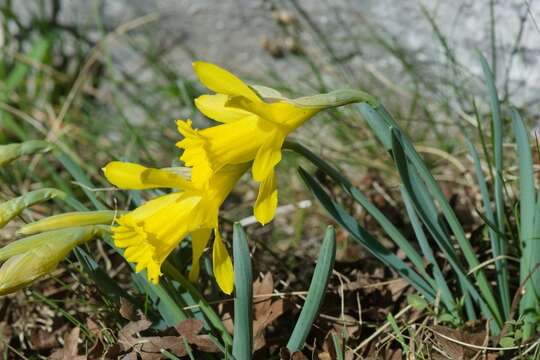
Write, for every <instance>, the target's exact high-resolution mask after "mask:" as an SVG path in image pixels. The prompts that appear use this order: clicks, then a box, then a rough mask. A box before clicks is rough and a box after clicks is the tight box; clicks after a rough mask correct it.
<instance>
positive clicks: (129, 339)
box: [118, 319, 152, 351]
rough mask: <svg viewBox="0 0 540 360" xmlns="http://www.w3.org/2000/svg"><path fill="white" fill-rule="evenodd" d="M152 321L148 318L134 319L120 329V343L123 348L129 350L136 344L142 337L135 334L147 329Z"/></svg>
mask: <svg viewBox="0 0 540 360" xmlns="http://www.w3.org/2000/svg"><path fill="white" fill-rule="evenodd" d="M151 325H152V323H151V322H150V321H148V320H146V319H141V320H138V321H132V322H130V323H128V324H127V325H126V326H124V327H123V328H122V330H120V332H119V333H118V343H119V344H120V346H121V347H122V350H124V351H125V350H129V349H131V348H132V347H133V346H135V345H136V344H137V343H138V342H139V340H140V338H136V337H134V335H135V334H137V333H139V332H141V331H144V330H147V329H148V328H149V327H150V326H151Z"/></svg>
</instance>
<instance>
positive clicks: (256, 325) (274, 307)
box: [253, 272, 284, 351]
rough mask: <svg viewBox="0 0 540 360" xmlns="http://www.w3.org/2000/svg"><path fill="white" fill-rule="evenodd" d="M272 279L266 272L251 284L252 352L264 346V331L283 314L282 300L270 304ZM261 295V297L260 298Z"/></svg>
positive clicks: (272, 289) (272, 286)
mask: <svg viewBox="0 0 540 360" xmlns="http://www.w3.org/2000/svg"><path fill="white" fill-rule="evenodd" d="M273 292H274V279H273V277H272V273H270V272H267V273H266V274H265V275H264V276H263V278H262V280H259V279H257V280H255V282H254V283H253V297H254V299H255V301H254V305H253V350H254V351H257V350H259V349H261V348H262V347H263V346H264V345H265V344H266V339H265V338H264V331H265V329H266V328H267V327H268V325H270V324H271V323H272V322H273V321H274V320H276V319H277V318H278V317H280V316H281V315H282V314H283V308H284V303H283V299H278V300H276V301H274V302H272V293H273ZM261 295H262V296H261Z"/></svg>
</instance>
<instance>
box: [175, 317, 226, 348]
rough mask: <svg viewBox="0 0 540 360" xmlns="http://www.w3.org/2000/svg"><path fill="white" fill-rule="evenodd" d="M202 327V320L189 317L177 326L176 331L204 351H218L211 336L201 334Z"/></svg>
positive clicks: (189, 342)
mask: <svg viewBox="0 0 540 360" xmlns="http://www.w3.org/2000/svg"><path fill="white" fill-rule="evenodd" d="M202 328H203V323H202V321H200V320H197V319H187V320H184V321H181V322H180V323H178V324H177V325H176V326H175V329H176V331H178V333H179V334H180V335H181V336H182V337H183V338H184V339H186V341H187V342H188V344H190V345H195V346H196V347H197V348H198V349H199V350H200V351H203V352H218V351H219V349H218V347H217V346H216V344H214V342H213V341H212V340H211V339H210V337H209V336H208V335H204V334H200V332H201V330H202Z"/></svg>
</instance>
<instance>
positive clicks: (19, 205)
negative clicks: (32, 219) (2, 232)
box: [0, 188, 66, 228]
mask: <svg viewBox="0 0 540 360" xmlns="http://www.w3.org/2000/svg"><path fill="white" fill-rule="evenodd" d="M65 195H66V194H65V193H64V192H62V191H60V190H57V189H52V188H43V189H39V190H35V191H30V192H28V193H26V194H24V195H21V196H19V197H16V198H14V199H11V200H8V201H6V202H4V203H2V204H0V228H3V227H4V226H6V224H7V223H8V222H9V221H10V220H11V219H13V218H14V217H15V216H17V215H19V214H20V213H21V212H22V211H23V210H24V209H26V208H27V207H30V206H32V205H35V204H37V203H40V202H44V201H47V200H50V199H52V198H55V197H59V198H63V197H64V196H65Z"/></svg>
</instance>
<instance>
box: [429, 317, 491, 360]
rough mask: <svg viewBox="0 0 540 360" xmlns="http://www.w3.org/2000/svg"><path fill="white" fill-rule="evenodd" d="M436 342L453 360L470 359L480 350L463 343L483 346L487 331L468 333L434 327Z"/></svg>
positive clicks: (444, 327)
mask: <svg viewBox="0 0 540 360" xmlns="http://www.w3.org/2000/svg"><path fill="white" fill-rule="evenodd" d="M432 330H433V334H434V335H435V341H436V342H437V344H438V345H439V347H440V348H441V349H442V350H443V351H444V352H445V353H446V354H447V355H448V356H450V357H451V358H452V359H456V360H460V359H469V358H471V357H474V356H475V354H476V353H477V352H478V350H474V349H472V348H471V347H469V346H466V345H462V344H460V343H459V342H461V343H465V344H471V345H476V346H482V345H483V342H484V339H485V337H486V333H485V331H479V332H476V333H468V332H465V331H462V330H455V329H451V328H448V327H446V326H440V325H435V326H432Z"/></svg>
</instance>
